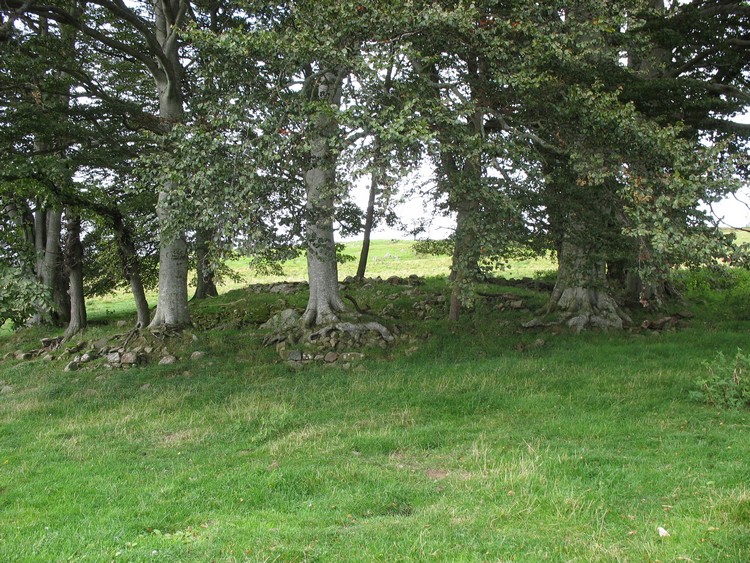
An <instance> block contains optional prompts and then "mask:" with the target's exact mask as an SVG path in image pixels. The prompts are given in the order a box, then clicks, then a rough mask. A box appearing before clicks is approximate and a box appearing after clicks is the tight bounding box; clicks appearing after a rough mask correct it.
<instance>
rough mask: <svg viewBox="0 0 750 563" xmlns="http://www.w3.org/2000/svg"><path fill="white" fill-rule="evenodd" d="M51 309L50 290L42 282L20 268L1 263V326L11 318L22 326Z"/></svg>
mask: <svg viewBox="0 0 750 563" xmlns="http://www.w3.org/2000/svg"><path fill="white" fill-rule="evenodd" d="M51 309H52V303H51V300H50V295H49V292H48V291H47V289H46V288H45V287H44V286H43V285H42V284H41V283H39V282H38V281H37V280H36V279H35V278H34V277H32V276H30V275H29V274H28V273H27V272H24V271H22V270H21V269H19V268H14V267H11V266H7V265H5V264H0V326H2V325H3V324H5V322H6V321H8V320H9V321H11V322H12V323H13V324H14V325H15V326H16V327H21V326H23V324H24V323H25V322H26V321H27V320H28V319H29V318H31V317H32V316H33V315H35V314H42V315H44V314H46V313H48V312H49V311H50V310H51Z"/></svg>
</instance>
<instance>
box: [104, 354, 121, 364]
mask: <svg viewBox="0 0 750 563" xmlns="http://www.w3.org/2000/svg"><path fill="white" fill-rule="evenodd" d="M107 361H108V362H109V363H110V364H119V363H120V353H119V352H110V353H109V354H107Z"/></svg>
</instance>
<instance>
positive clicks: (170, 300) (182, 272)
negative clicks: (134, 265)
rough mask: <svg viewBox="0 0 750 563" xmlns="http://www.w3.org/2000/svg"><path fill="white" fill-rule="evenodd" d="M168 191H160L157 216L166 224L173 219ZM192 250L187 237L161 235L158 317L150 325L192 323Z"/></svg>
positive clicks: (157, 326) (181, 325)
mask: <svg viewBox="0 0 750 563" xmlns="http://www.w3.org/2000/svg"><path fill="white" fill-rule="evenodd" d="M166 198H167V194H166V193H165V192H160V193H159V206H158V208H157V216H158V217H159V222H160V223H161V224H162V225H164V224H166V223H167V221H168V218H169V209H168V208H167V207H166V205H164V203H165V200H166ZM187 278H188V253H187V242H185V238H184V237H183V236H179V235H178V236H175V237H174V238H172V239H171V240H170V239H165V238H161V240H160V241H159V296H158V301H157V305H156V312H155V313H154V318H153V319H151V324H149V328H159V327H161V326H170V327H177V328H179V327H185V326H188V325H190V311H189V310H188V291H187Z"/></svg>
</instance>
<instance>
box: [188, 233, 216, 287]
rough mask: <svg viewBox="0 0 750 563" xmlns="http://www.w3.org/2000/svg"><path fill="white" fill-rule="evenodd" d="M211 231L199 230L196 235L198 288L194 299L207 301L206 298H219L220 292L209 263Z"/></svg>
mask: <svg viewBox="0 0 750 563" xmlns="http://www.w3.org/2000/svg"><path fill="white" fill-rule="evenodd" d="M210 240H211V233H210V231H206V230H203V229H201V230H199V231H198V232H197V233H196V235H195V270H196V276H195V277H196V280H197V281H196V286H195V294H193V299H205V298H206V297H217V296H218V295H219V291H218V290H217V289H216V283H215V282H214V270H213V268H212V267H211V264H210V262H209V257H208V253H209V246H208V245H209V242H210Z"/></svg>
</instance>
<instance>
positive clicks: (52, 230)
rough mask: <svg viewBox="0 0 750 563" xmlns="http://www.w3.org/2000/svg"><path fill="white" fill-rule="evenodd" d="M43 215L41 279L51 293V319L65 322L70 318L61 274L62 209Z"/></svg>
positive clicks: (65, 286)
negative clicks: (44, 220)
mask: <svg viewBox="0 0 750 563" xmlns="http://www.w3.org/2000/svg"><path fill="white" fill-rule="evenodd" d="M45 215H46V228H45V234H46V240H45V241H44V256H43V260H42V271H41V280H42V283H43V284H44V285H45V287H47V288H49V290H50V293H51V295H52V305H53V309H52V321H53V322H54V323H55V324H66V323H67V322H68V321H69V320H70V297H69V295H68V280H67V277H66V276H64V275H63V259H62V251H61V249H60V234H61V231H62V211H57V210H54V209H51V210H48V211H47V212H46V213H45Z"/></svg>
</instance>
